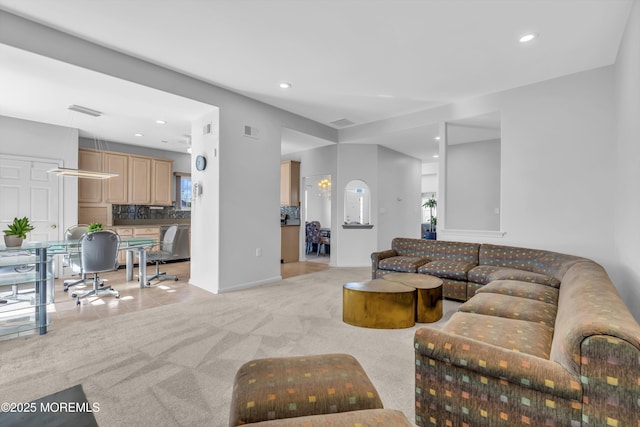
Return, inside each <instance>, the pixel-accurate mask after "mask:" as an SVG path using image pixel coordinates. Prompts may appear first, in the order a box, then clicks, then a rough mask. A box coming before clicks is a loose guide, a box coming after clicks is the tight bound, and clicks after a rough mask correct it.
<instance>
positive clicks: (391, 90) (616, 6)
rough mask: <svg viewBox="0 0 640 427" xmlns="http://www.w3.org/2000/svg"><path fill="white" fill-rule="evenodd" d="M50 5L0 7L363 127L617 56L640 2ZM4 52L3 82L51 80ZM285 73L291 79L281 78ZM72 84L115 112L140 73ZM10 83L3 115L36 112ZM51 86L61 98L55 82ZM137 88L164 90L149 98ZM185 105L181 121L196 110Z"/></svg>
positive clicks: (337, 0)
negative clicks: (106, 83)
mask: <svg viewBox="0 0 640 427" xmlns="http://www.w3.org/2000/svg"><path fill="white" fill-rule="evenodd" d="M52 4H53V3H52V2H51V1H50V0H0V8H1V9H4V10H6V11H8V12H11V13H15V14H18V15H21V16H24V17H26V18H28V19H32V20H34V21H37V22H41V23H43V24H45V25H49V26H52V27H54V28H57V29H60V30H62V31H66V32H69V33H71V34H74V35H77V36H79V37H81V38H85V39H87V40H90V41H93V42H95V43H98V44H101V45H104V46H107V47H110V48H113V49H115V50H118V51H121V52H124V53H128V54H131V55H133V56H137V57H140V58H143V59H146V60H148V61H150V62H153V63H156V64H159V65H162V66H165V67H167V68H170V69H173V70H176V71H179V72H182V73H184V74H187V75H190V76H193V77H196V78H199V79H201V80H204V81H208V82H211V83H213V84H216V85H218V86H222V87H225V88H228V89H230V90H233V91H235V92H238V93H241V94H244V95H246V96H249V97H252V98H255V99H258V100H261V101H264V102H266V103H269V104H272V105H275V106H277V107H280V108H283V109H285V110H288V111H292V112H294V113H297V114H300V115H302V116H305V117H308V118H310V119H313V120H316V121H318V122H320V123H324V124H328V125H330V122H332V121H335V120H339V119H348V120H350V121H352V122H354V123H355V126H357V125H360V124H364V123H370V122H373V121H378V120H384V119H387V118H390V117H396V116H400V115H405V114H409V113H412V112H415V111H419V110H425V109H428V108H432V107H435V106H439V105H443V104H449V103H452V102H455V101H458V100H461V99H465V98H469V97H473V96H477V95H482V94H487V93H492V92H497V91H500V90H505V89H509V88H513V87H518V86H522V85H527V84H531V83H535V82H539V81H542V80H546V79H550V78H554V77H559V76H562V75H567V74H571V73H575V72H579V71H583V70H588V69H592V68H596V67H601V66H605V65H610V64H612V63H614V62H615V58H616V54H617V51H618V46H619V44H620V40H621V37H622V33H623V31H624V28H625V25H626V21H627V17H628V14H629V11H630V8H631V4H632V1H631V0H553V1H551V0H546V1H545V0H455V1H453V0H422V1H419V0H373V1H372V0H369V1H365V0H298V1H293V0H270V1H265V0H241V1H240V0H210V1H205V0H135V1H107V0H93V1H90V2H88V1H86V0H56V1H55V7H53V6H52ZM526 32H535V33H538V34H539V37H538V38H537V39H536V40H534V42H532V43H529V44H527V45H523V44H520V43H518V41H517V39H518V37H519V36H520V35H522V34H524V33H526ZM6 53H7V51H6V49H2V50H1V51H0V54H3V55H4V54H6ZM9 59H10V60H11V62H10V63H9V66H8V67H6V68H8V70H5V64H7V62H6V61H3V65H2V68H1V69H0V72H2V74H0V77H1V78H2V79H3V80H4V78H5V76H6V77H8V78H10V79H12V80H13V81H17V82H18V83H20V84H23V83H22V81H21V79H19V77H22V74H24V73H25V72H27V73H28V74H29V75H31V77H32V80H31V81H30V82H29V83H28V84H29V86H28V87H29V88H32V89H33V90H34V91H39V89H38V87H39V85H44V86H43V87H46V85H47V83H51V82H53V81H54V79H53V78H51V77H48V78H44V79H43V78H42V77H41V76H40V77H38V75H37V73H36V70H34V68H33V67H36V66H37V67H39V68H38V69H40V68H46V66H45V65H43V64H42V63H34V62H32V61H31V60H28V59H25V58H23V57H21V55H20V54H18V53H15V52H14V53H12V54H11V55H10V56H9ZM58 65H60V64H58ZM60 71H62V69H60ZM102 77H104V76H102ZM86 78H87V79H91V78H90V77H88V76H86ZM95 78H98V77H95ZM114 80H116V79H114ZM67 81H69V80H67ZM281 81H288V82H291V83H292V85H293V87H292V88H291V89H288V90H282V89H280V88H279V87H278V83H279V82H281ZM75 83H76V82H75V81H70V82H69V84H65V85H59V84H57V81H56V84H55V85H50V86H55V87H58V86H61V89H62V92H66V94H67V95H72V94H75V98H74V97H73V96H69V97H67V98H66V99H68V101H67V100H65V103H66V104H71V103H73V104H82V105H85V106H87V107H90V108H94V109H98V110H100V109H101V108H103V109H104V110H108V111H118V112H120V113H121V115H122V116H125V115H126V114H127V113H128V112H130V111H129V110H128V109H127V108H126V107H125V105H123V102H122V101H123V100H125V102H124V103H125V104H126V103H129V102H132V101H134V100H133V97H132V96H131V93H132V86H135V85H132V84H131V83H128V84H122V85H121V86H120V85H115V84H114V85H113V86H111V87H109V88H108V89H106V90H104V91H100V92H95V93H94V91H93V90H92V88H94V87H95V86H96V85H95V84H92V85H90V87H89V86H86V87H84V88H82V89H78V90H76V91H74V86H75ZM6 86H15V87H17V86H19V85H18V84H16V85H11V84H10V83H5V84H3V85H2V86H0V89H1V90H2V91H3V96H2V98H1V100H0V107H1V108H2V110H1V111H0V113H2V112H11V111H13V109H14V108H15V109H16V110H17V109H19V108H22V109H23V110H24V111H28V110H29V109H30V108H31V107H29V108H27V106H26V105H22V106H21V107H14V103H17V102H19V100H17V99H16V97H15V96H7V97H5V95H4V93H5V92H4V90H5V89H6ZM116 86H120V87H121V88H122V92H121V91H119V90H118V89H117V87H116ZM22 89H24V88H21V90H20V91H14V94H15V95H16V96H17V95H19V94H21V93H22ZM135 89H137V90H139V91H138V92H135V93H136V97H135V98H136V99H135V102H136V103H137V102H140V103H141V105H132V106H131V110H132V111H133V112H135V111H141V109H140V107H146V110H149V108H150V107H151V106H157V105H158V104H159V101H160V98H163V101H164V97H165V96H167V95H162V94H158V93H154V91H151V90H148V89H147V90H143V88H141V87H137V88H135ZM47 90H50V91H51V92H48V93H50V94H51V96H52V97H54V95H55V93H54V92H53V89H52V88H51V87H49V88H47ZM143 92H145V93H146V92H148V93H149V95H148V96H150V97H159V98H151V99H147V95H145V94H144V93H143ZM155 92H157V91H155ZM22 95H24V93H22ZM108 95H112V96H111V97H109V96H108ZM118 95H119V96H120V97H119V98H118ZM56 96H57V95H56ZM18 98H19V96H18ZM72 98H74V99H73V100H72ZM116 98H118V99H116ZM169 98H177V97H173V96H168V98H166V101H167V102H171V99H169ZM176 102H178V103H179V102H185V101H184V100H182V101H176ZM133 103H134V102H132V104H133ZM30 105H31V106H33V104H32V103H31V104H30ZM101 105H104V107H101ZM187 105H189V103H188V102H187V103H186V104H184V103H183V104H180V106H179V108H176V109H172V111H181V110H182V111H184V110H185V109H187V110H189V112H190V113H192V114H197V113H198V112H200V111H201V110H199V109H200V108H202V107H203V105H194V106H193V107H187ZM64 107H65V108H66V105H64ZM167 107H168V108H169V109H170V105H168V104H167ZM205 107H206V106H205ZM146 110H145V111H146ZM152 112H153V113H154V114H151V112H150V113H149V115H148V116H147V117H134V119H136V120H142V119H146V120H149V119H151V118H153V119H154V120H155V119H156V118H158V117H153V116H154V115H158V114H161V113H163V112H164V113H165V114H167V119H166V120H168V121H169V122H170V123H171V122H173V118H172V116H170V115H169V114H170V113H169V111H166V110H165V111H158V112H157V113H156V112H155V111H152ZM190 113H185V114H183V116H182V117H176V120H177V121H180V120H185V119H186V120H188V119H189V114H190ZM3 114H4V113H3ZM8 115H9V114H8ZM103 118H104V117H101V118H100V120H101V119H103ZM36 120H39V121H47V120H43V119H36ZM123 120H124V119H123ZM105 121H106V120H105ZM113 124H114V126H115V122H114V123H113ZM65 125H68V120H67V122H66V124H65ZM131 126H132V124H131V123H129V127H127V130H126V131H124V133H125V134H126V133H127V132H130V129H131ZM133 127H135V126H133ZM432 132H433V128H432V127H429V126H425V128H419V129H413V130H407V131H403V132H402V133H401V134H398V135H396V134H394V135H393V137H392V138H389V137H387V138H381V141H380V142H381V143H383V145H386V146H389V147H390V148H394V149H398V151H404V152H407V153H410V154H411V155H414V156H415V157H419V156H429V157H430V156H431V155H432V153H431V152H429V153H426V152H425V150H424V147H422V145H424V138H427V139H428V141H432V136H431V133H432ZM427 134H428V135H427ZM174 137H176V138H178V139H179V135H174ZM156 139H157V138H156ZM163 139H165V138H163ZM389 141H392V142H389ZM123 142H129V140H127V141H123ZM131 143H134V142H131ZM154 144H159V143H158V142H154ZM417 146H418V147H419V148H417V149H416V147H417ZM157 148H162V147H157ZM399 148H402V149H399ZM416 150H417V151H416Z"/></svg>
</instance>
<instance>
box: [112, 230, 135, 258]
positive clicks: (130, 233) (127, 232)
mask: <svg viewBox="0 0 640 427" xmlns="http://www.w3.org/2000/svg"><path fill="white" fill-rule="evenodd" d="M111 229H112V230H113V231H115V232H116V233H118V235H119V236H120V237H133V228H132V227H111ZM118 264H120V265H126V264H127V251H118Z"/></svg>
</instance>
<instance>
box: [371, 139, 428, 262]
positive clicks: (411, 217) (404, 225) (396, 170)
mask: <svg viewBox="0 0 640 427" xmlns="http://www.w3.org/2000/svg"><path fill="white" fill-rule="evenodd" d="M377 171H378V223H377V224H376V226H377V229H378V247H384V248H391V240H392V239H393V238H394V237H414V238H420V234H421V226H420V224H421V216H422V215H421V214H422V197H421V181H420V177H421V163H420V161H419V160H418V159H415V158H413V157H409V156H406V155H404V154H402V153H399V152H397V151H393V150H390V149H388V148H385V147H378V165H377ZM369 255H370V254H369ZM367 265H371V258H370V257H369V258H368V263H367Z"/></svg>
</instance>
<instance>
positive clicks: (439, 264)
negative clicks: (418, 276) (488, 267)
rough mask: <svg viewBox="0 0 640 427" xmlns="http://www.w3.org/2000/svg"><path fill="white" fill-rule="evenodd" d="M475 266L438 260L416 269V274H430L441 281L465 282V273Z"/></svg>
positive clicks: (468, 263)
mask: <svg viewBox="0 0 640 427" xmlns="http://www.w3.org/2000/svg"><path fill="white" fill-rule="evenodd" d="M475 265H476V264H475V263H474V262H470V261H453V260H447V259H439V260H436V261H431V262H429V263H427V264H424V265H422V266H421V267H419V268H418V273H423V274H430V275H432V276H436V277H440V278H442V279H453V280H464V281H466V280H467V272H468V271H469V270H470V269H472V268H473V267H474V266H475Z"/></svg>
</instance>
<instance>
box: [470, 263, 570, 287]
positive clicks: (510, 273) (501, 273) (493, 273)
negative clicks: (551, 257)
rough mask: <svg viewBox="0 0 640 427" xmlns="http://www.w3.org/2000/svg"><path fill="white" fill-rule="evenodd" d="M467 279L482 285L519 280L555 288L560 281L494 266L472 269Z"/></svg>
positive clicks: (524, 271)
mask: <svg viewBox="0 0 640 427" xmlns="http://www.w3.org/2000/svg"><path fill="white" fill-rule="evenodd" d="M468 278H469V281H470V282H473V283H482V284H487V283H489V282H492V281H494V280H519V281H521V282H531V283H539V284H541V285H549V286H554V287H556V288H557V287H559V286H560V281H559V280H558V279H556V278H555V277H551V276H547V275H545V274H540V273H534V272H532V271H527V270H519V269H516V268H510V267H500V266H495V265H479V266H477V267H474V268H472V269H471V270H469V273H468Z"/></svg>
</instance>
